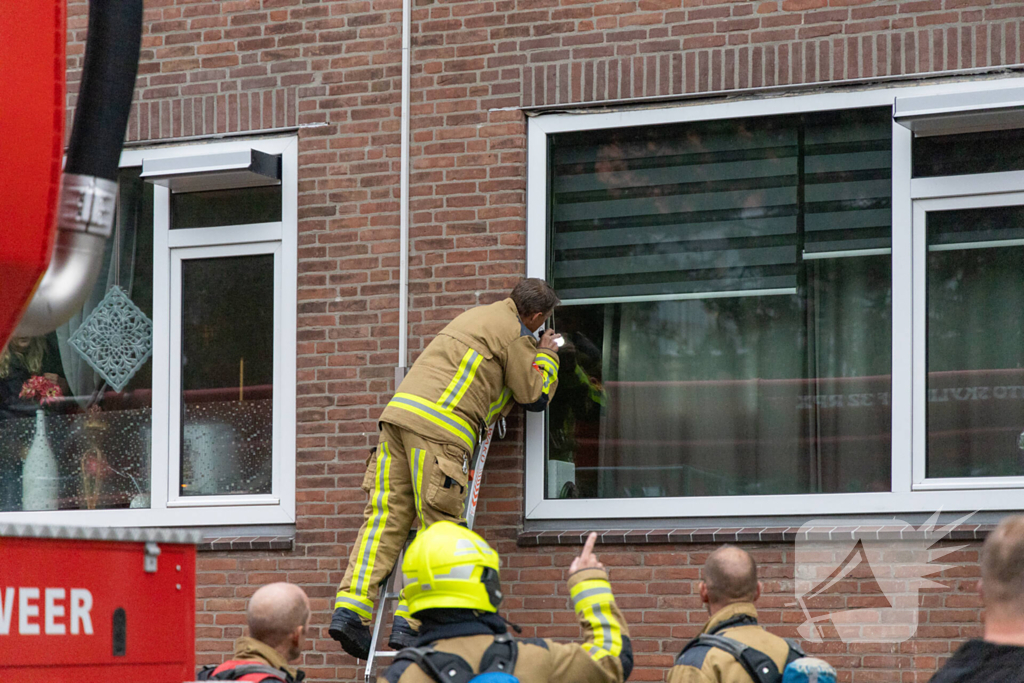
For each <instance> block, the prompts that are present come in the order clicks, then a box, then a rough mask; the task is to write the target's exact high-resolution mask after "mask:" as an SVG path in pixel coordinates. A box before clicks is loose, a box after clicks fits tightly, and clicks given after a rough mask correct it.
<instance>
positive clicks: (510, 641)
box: [377, 522, 633, 683]
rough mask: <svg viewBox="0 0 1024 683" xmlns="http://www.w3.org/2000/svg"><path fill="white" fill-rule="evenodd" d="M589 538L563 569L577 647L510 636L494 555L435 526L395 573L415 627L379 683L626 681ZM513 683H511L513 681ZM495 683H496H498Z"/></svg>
mask: <svg viewBox="0 0 1024 683" xmlns="http://www.w3.org/2000/svg"><path fill="white" fill-rule="evenodd" d="M596 539H597V534H593V533H592V534H590V537H589V538H588V539H587V542H586V544H585V545H584V547H583V551H582V552H581V553H580V556H579V557H577V558H576V559H575V560H573V563H572V565H571V566H570V567H569V572H570V575H569V596H570V598H571V599H572V603H573V609H574V610H575V612H576V616H577V617H578V618H579V621H580V624H581V625H582V627H583V633H584V642H583V643H582V644H581V645H578V644H575V643H573V644H566V643H557V642H554V641H552V640H549V639H546V638H544V639H541V638H514V637H513V636H512V635H511V634H509V633H508V630H507V628H506V624H507V622H506V621H505V620H504V619H502V618H501V617H499V616H498V614H497V611H498V605H499V604H500V603H501V598H502V594H501V582H500V580H499V568H498V564H499V563H498V554H497V553H496V552H495V551H494V550H493V549H491V547H490V546H489V545H488V544H487V542H486V541H485V540H484V539H483V538H481V537H480V536H478V535H477V534H476V533H474V532H472V531H470V530H469V529H465V528H463V527H460V526H458V525H455V524H452V523H451V522H438V523H436V524H434V525H432V526H430V527H429V528H428V529H427V530H426V531H424V532H421V533H420V534H419V535H418V536H417V537H416V539H415V540H414V541H413V542H412V544H411V545H410V546H409V551H408V553H407V554H406V557H405V561H404V562H403V563H402V572H403V574H404V575H405V579H406V584H405V588H404V589H403V594H404V595H405V598H406V600H408V603H409V610H410V612H411V613H412V614H413V615H414V616H416V617H417V618H418V619H420V620H421V622H422V627H421V633H420V636H419V637H418V638H417V640H416V642H415V646H414V647H411V648H406V649H405V650H402V651H401V652H400V653H399V654H398V655H397V656H396V657H395V662H394V663H393V664H392V665H391V667H390V668H389V669H388V671H387V673H386V674H385V675H384V676H383V677H381V678H379V679H378V681H377V683H466V682H468V681H469V680H470V679H472V678H473V677H474V676H476V675H478V674H502V676H497V677H495V676H490V679H492V680H495V681H497V679H503V680H504V681H507V683H512V681H513V680H518V682H519V683H548V682H549V681H572V683H623V681H625V680H626V679H627V678H629V674H630V672H631V671H632V669H633V649H632V646H631V644H630V641H629V632H628V630H627V629H626V623H625V621H624V620H623V618H622V613H621V612H619V608H618V606H617V605H616V604H615V598H614V596H613V595H612V589H611V586H610V585H609V583H608V575H607V574H605V571H604V567H603V566H602V565H601V563H600V562H598V561H597V558H596V557H595V556H594V554H593V552H592V551H593V548H594V541H595V540H596ZM513 677H514V678H513ZM498 683H500V681H498Z"/></svg>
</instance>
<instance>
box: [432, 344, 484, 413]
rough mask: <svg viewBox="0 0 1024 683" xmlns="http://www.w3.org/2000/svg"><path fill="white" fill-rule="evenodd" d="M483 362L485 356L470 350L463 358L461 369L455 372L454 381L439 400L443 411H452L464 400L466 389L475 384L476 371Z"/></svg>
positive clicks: (438, 403) (438, 402)
mask: <svg viewBox="0 0 1024 683" xmlns="http://www.w3.org/2000/svg"><path fill="white" fill-rule="evenodd" d="M482 360H483V356H481V355H480V354H479V353H477V352H476V351H474V350H473V349H470V350H468V351H466V353H465V354H464V355H463V356H462V362H461V363H459V369H458V370H456V371H455V376H454V377H452V381H451V382H449V383H448V387H447V388H446V389H445V390H444V393H443V394H441V398H439V399H437V405H438V406H439V407H440V408H441V410H451V409H452V408H454V407H455V406H456V405H458V403H459V401H460V400H462V396H463V395H464V394H465V393H466V389H467V388H469V385H470V384H471V383H472V382H473V376H474V375H475V374H476V369H477V368H478V367H480V361H482Z"/></svg>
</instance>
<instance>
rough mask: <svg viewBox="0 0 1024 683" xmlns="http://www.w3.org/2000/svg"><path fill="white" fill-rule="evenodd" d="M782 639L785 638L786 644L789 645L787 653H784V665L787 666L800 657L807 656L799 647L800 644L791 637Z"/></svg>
mask: <svg viewBox="0 0 1024 683" xmlns="http://www.w3.org/2000/svg"><path fill="white" fill-rule="evenodd" d="M783 640H785V641H786V644H787V645H789V654H788V655H786V666H789V665H790V664H792V663H793V662H795V661H796V660H798V659H800V658H801V657H806V656H807V655H806V654H805V653H804V651H803V648H801V647H800V644H799V643H797V642H796V641H795V640H793V639H792V638H783ZM784 668H785V667H784Z"/></svg>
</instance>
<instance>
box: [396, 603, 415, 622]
mask: <svg viewBox="0 0 1024 683" xmlns="http://www.w3.org/2000/svg"><path fill="white" fill-rule="evenodd" d="M395 616H396V617H402V618H403V619H412V615H411V614H409V604H408V603H407V602H406V601H405V598H402V599H401V600H399V601H398V607H396V608H395Z"/></svg>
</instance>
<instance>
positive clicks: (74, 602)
mask: <svg viewBox="0 0 1024 683" xmlns="http://www.w3.org/2000/svg"><path fill="white" fill-rule="evenodd" d="M90 611H92V593H90V592H89V591H87V590H86V589H84V588H72V589H71V635H73V636H77V635H78V626H79V624H81V626H82V629H83V630H84V631H85V635H87V636H91V635H92V617H90V616H89V612H90Z"/></svg>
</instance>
